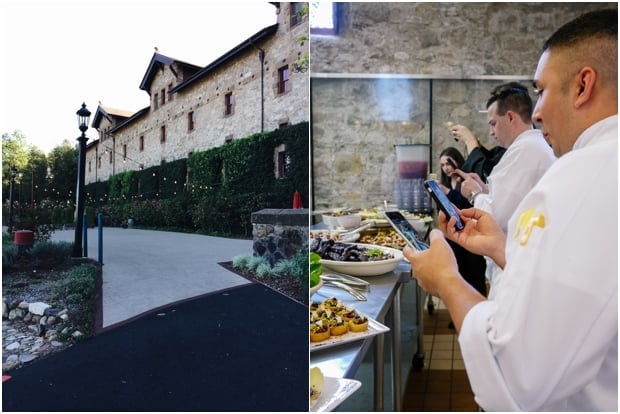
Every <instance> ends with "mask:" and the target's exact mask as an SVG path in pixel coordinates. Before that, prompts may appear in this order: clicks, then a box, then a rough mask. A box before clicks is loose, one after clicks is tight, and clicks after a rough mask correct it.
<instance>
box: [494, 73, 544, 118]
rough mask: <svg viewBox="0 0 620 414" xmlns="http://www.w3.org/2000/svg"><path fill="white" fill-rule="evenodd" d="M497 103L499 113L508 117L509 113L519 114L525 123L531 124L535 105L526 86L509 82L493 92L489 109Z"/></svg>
mask: <svg viewBox="0 0 620 414" xmlns="http://www.w3.org/2000/svg"><path fill="white" fill-rule="evenodd" d="M495 102H497V113H498V114H499V115H506V112H507V111H514V112H515V113H517V114H519V116H520V117H521V119H522V120H523V122H525V123H529V122H531V117H532V109H533V103H532V98H531V97H530V94H529V92H528V89H527V87H526V86H523V85H521V84H520V83H518V82H508V83H504V84H502V85H499V86H497V87H496V88H495V89H493V90H492V91H491V97H490V98H489V100H488V101H487V109H488V108H489V106H491V105H492V104H493V103H495Z"/></svg>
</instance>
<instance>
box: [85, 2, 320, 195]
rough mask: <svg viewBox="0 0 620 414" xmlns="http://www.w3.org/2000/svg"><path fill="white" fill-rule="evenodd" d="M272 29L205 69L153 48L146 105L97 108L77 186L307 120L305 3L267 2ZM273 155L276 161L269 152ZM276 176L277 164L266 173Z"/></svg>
mask: <svg viewBox="0 0 620 414" xmlns="http://www.w3.org/2000/svg"><path fill="white" fill-rule="evenodd" d="M271 4H272V5H273V6H274V12H275V13H276V15H277V23H276V24H274V25H272V26H269V27H266V28H264V29H262V30H260V31H259V32H257V33H255V34H254V35H252V36H251V37H250V38H248V39H246V40H245V41H243V42H242V43H240V44H239V45H237V46H236V47H234V48H233V49H232V50H230V51H228V52H227V53H225V54H224V55H223V56H221V57H219V58H218V59H216V60H215V61H213V62H212V63H210V64H209V65H207V66H205V67H200V66H196V65H193V64H191V63H187V62H184V61H182V60H179V59H176V58H173V57H170V56H165V55H163V54H161V53H159V52H158V51H157V50H156V51H155V53H154V54H153V57H152V59H151V61H150V62H149V64H148V68H147V70H146V73H145V74H144V76H143V78H142V81H141V82H140V85H139V87H140V89H141V90H143V91H145V92H146V93H147V94H148V95H149V97H150V105H149V106H148V107H146V108H143V109H141V110H139V111H138V112H135V113H130V112H127V111H123V110H119V109H115V108H112V107H109V106H107V105H104V104H102V103H100V104H99V106H98V108H97V110H96V112H95V114H94V116H93V122H92V127H93V128H95V129H96V130H97V131H98V132H99V138H98V139H97V140H95V141H93V142H91V143H90V144H89V145H88V146H87V151H86V164H85V170H86V178H85V183H86V184H89V183H92V182H96V181H106V180H108V179H109V178H110V176H112V175H114V174H118V173H121V172H124V171H128V170H138V169H141V168H148V167H151V166H154V165H160V164H162V163H165V162H169V161H174V160H178V159H183V158H187V157H188V156H189V155H190V154H191V153H192V152H194V151H201V150H207V149H209V148H214V147H218V146H221V145H223V144H224V143H226V142H227V141H230V140H233V139H238V138H244V137H247V136H249V135H251V134H253V133H257V132H262V131H271V130H274V129H277V128H279V127H282V126H286V125H292V124H296V123H299V122H304V121H308V118H309V96H308V91H309V79H308V73H307V65H306V66H304V65H303V64H301V65H300V62H301V61H303V59H304V58H307V56H308V54H309V47H308V43H309V42H308V37H309V35H308V16H307V14H306V15H304V14H302V13H299V11H300V10H301V8H302V6H303V5H305V4H306V3H278V2H273V3H271ZM278 150H279V151H283V150H284V149H274V151H275V152H276V156H274V159H275V161H276V162H277V160H278V157H277V151H278ZM274 170H276V171H277V166H276V168H275V169H274Z"/></svg>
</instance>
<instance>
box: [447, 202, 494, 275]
mask: <svg viewBox="0 0 620 414" xmlns="http://www.w3.org/2000/svg"><path fill="white" fill-rule="evenodd" d="M459 215H460V216H461V220H462V221H463V223H464V224H465V227H464V228H463V230H461V231H457V230H456V228H455V227H454V225H455V223H456V219H454V218H450V220H447V219H446V215H445V214H444V213H443V212H439V215H438V218H439V228H440V229H441V231H443V233H444V234H445V235H446V237H447V238H448V239H450V240H452V241H454V242H455V243H458V244H459V245H461V246H463V247H464V248H465V249H467V250H469V251H470V252H472V253H475V254H479V255H483V256H488V257H490V258H491V259H492V260H493V261H494V262H495V263H497V265H498V266H500V267H501V268H502V269H503V268H504V266H505V265H506V235H505V234H504V232H503V231H502V229H501V227H500V226H499V225H498V224H497V222H496V221H495V219H493V217H492V216H491V215H490V214H488V213H486V212H484V211H483V210H480V209H477V208H468V209H466V210H460V211H459Z"/></svg>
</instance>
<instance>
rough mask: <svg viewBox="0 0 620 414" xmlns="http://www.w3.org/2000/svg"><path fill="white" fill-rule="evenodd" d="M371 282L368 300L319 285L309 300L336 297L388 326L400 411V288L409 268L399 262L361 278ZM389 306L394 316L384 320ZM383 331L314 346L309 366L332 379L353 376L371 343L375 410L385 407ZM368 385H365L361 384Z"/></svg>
mask: <svg viewBox="0 0 620 414" xmlns="http://www.w3.org/2000/svg"><path fill="white" fill-rule="evenodd" d="M363 279H365V280H366V281H368V282H370V283H371V287H370V291H369V292H365V293H364V295H365V296H366V297H367V301H358V300H356V299H355V298H353V297H352V296H351V295H350V294H349V293H347V292H345V291H344V290H341V289H338V288H331V287H322V288H321V289H320V290H319V291H318V292H316V293H315V294H314V295H313V296H312V298H311V300H312V301H314V302H321V301H323V300H324V299H326V298H328V297H331V296H335V297H337V298H338V299H340V300H342V301H343V302H344V303H345V304H347V305H349V306H351V307H353V308H354V309H356V310H358V311H360V312H362V313H363V314H365V315H366V316H368V317H370V318H372V319H375V320H376V321H378V322H380V323H382V324H384V325H386V326H387V327H389V328H390V331H391V334H392V335H393V341H392V353H391V355H392V361H390V364H389V366H390V368H391V372H390V374H391V375H392V376H393V381H394V385H395V386H394V387H392V389H393V392H392V394H393V395H392V396H391V397H392V399H393V407H394V408H395V410H396V411H399V409H400V407H401V400H402V399H401V395H400V394H401V371H400V369H401V362H400V355H401V350H400V342H401V341H400V333H401V327H400V290H401V287H402V284H403V283H406V282H408V281H409V280H410V279H411V268H410V266H409V264H408V263H406V262H404V261H403V262H401V263H400V264H399V265H398V267H397V268H396V269H395V270H394V271H392V272H390V273H386V274H385V275H381V276H369V277H364V278H363ZM390 309H392V311H393V312H392V315H393V317H392V318H390V319H391V320H388V321H386V315H387V314H388V311H389V310H390ZM384 341H385V339H384V334H380V335H377V336H375V337H372V338H368V339H365V340H361V341H357V342H351V343H348V344H343V345H338V346H334V347H330V348H326V349H317V350H315V351H312V352H311V354H310V366H311V367H314V366H318V367H320V368H321V371H322V372H323V374H324V375H325V376H328V377H335V378H353V376H354V375H355V373H356V371H357V369H358V368H359V366H360V363H361V361H362V359H363V358H364V356H365V354H366V352H368V349H369V348H370V346H371V345H372V344H373V343H374V361H373V365H374V385H375V389H374V406H375V407H374V411H383V409H384V398H385V395H384V389H383V384H384V380H383V379H384V374H385V373H384V368H383V367H384V360H383V355H384ZM363 386H368V385H367V384H362V387H363Z"/></svg>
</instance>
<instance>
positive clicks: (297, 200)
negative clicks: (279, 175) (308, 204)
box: [293, 191, 304, 208]
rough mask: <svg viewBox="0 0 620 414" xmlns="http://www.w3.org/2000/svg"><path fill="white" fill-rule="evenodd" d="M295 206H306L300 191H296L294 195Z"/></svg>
mask: <svg viewBox="0 0 620 414" xmlns="http://www.w3.org/2000/svg"><path fill="white" fill-rule="evenodd" d="M293 208H304V204H303V203H302V202H301V194H299V191H295V194H294V195H293Z"/></svg>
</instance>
